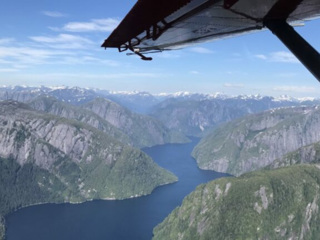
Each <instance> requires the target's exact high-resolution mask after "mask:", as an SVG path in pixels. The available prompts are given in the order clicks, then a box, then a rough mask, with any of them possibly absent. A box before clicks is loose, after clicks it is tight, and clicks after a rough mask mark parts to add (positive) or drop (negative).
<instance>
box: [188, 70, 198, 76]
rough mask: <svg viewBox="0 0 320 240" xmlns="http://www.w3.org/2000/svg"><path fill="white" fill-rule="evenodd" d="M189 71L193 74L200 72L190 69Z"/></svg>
mask: <svg viewBox="0 0 320 240" xmlns="http://www.w3.org/2000/svg"><path fill="white" fill-rule="evenodd" d="M190 73H191V74H195V75H197V74H200V73H199V72H198V71H195V70H193V71H190Z"/></svg>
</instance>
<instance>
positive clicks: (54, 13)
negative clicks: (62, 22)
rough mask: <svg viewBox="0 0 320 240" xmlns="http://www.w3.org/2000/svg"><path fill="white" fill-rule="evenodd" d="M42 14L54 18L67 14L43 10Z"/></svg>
mask: <svg viewBox="0 0 320 240" xmlns="http://www.w3.org/2000/svg"><path fill="white" fill-rule="evenodd" d="M42 14H43V15H46V16H48V17H54V18H61V17H66V16H67V15H66V14H64V13H61V12H56V11H43V12H42Z"/></svg>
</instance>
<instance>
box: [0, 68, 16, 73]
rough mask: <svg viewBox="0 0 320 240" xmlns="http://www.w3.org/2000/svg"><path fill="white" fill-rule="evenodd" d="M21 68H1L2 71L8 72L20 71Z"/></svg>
mask: <svg viewBox="0 0 320 240" xmlns="http://www.w3.org/2000/svg"><path fill="white" fill-rule="evenodd" d="M18 71H19V70H18V69H15V68H0V72H2V73H3V72H5V73H8V72H18Z"/></svg>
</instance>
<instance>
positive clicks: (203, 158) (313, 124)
mask: <svg viewBox="0 0 320 240" xmlns="http://www.w3.org/2000/svg"><path fill="white" fill-rule="evenodd" d="M319 129H320V108H319V107H318V106H314V107H288V108H279V109H273V110H268V111H265V112H262V113H258V114H253V115H249V116H245V117H243V118H240V119H237V120H234V121H231V122H229V123H226V124H223V125H221V126H219V127H218V128H217V129H215V130H214V131H213V132H212V133H210V134H208V135H207V136H206V137H204V138H203V139H202V140H201V141H200V143H199V144H198V145H197V146H196V147H195V149H194V151H193V153H192V155H193V156H194V158H195V159H196V160H197V163H198V165H199V167H200V168H203V169H211V170H215V171H221V172H227V173H230V174H233V175H236V176H239V175H241V174H242V173H245V172H248V171H253V170H258V169H260V168H263V167H265V166H267V165H269V164H272V162H273V161H275V160H276V159H278V158H281V157H283V156H284V155H285V154H287V153H290V152H292V151H296V150H297V149H299V148H301V147H303V146H306V145H309V144H312V143H316V142H318V141H320V132H319Z"/></svg>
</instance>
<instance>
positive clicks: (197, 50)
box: [190, 47, 214, 54]
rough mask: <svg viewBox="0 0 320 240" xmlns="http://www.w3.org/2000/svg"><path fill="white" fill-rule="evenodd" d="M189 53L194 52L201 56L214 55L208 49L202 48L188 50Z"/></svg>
mask: <svg viewBox="0 0 320 240" xmlns="http://www.w3.org/2000/svg"><path fill="white" fill-rule="evenodd" d="M190 51H191V52H194V53H201V54H211V53H214V52H213V51H212V50H210V49H208V48H204V47H193V48H190Z"/></svg>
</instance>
